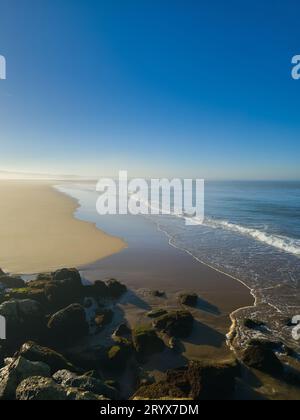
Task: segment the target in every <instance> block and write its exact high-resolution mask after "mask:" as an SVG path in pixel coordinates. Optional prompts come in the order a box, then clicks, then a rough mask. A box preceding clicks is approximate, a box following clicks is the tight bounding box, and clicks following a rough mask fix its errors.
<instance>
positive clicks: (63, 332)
mask: <svg viewBox="0 0 300 420" xmlns="http://www.w3.org/2000/svg"><path fill="white" fill-rule="evenodd" d="M48 328H49V331H50V333H51V339H52V342H54V343H56V344H57V345H58V346H60V345H67V344H74V343H76V341H78V340H79V339H81V338H82V337H84V336H86V335H88V332H89V326H88V323H87V321H86V316H85V310H84V308H83V307H82V306H81V305H79V304H73V305H70V306H68V307H67V308H65V309H62V310H61V311H59V312H57V313H55V314H54V315H52V316H51V318H50V320H49V322H48Z"/></svg>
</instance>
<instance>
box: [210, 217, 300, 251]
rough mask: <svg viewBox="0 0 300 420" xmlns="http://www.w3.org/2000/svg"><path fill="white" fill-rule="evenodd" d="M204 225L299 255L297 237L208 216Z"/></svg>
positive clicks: (299, 248) (299, 243)
mask: <svg viewBox="0 0 300 420" xmlns="http://www.w3.org/2000/svg"><path fill="white" fill-rule="evenodd" d="M204 225H205V226H208V227H212V228H215V229H220V228H221V229H226V230H229V231H231V232H236V233H239V234H242V235H247V236H250V237H252V238H254V239H255V240H257V241H259V242H263V243H265V244H267V245H270V246H273V247H275V248H277V249H280V250H281V251H285V252H289V253H290V254H294V255H297V256H300V240H298V239H293V238H288V237H286V236H281V235H274V234H270V233H267V232H264V231H262V230H259V229H253V228H249V227H245V226H241V225H237V224H234V223H230V222H227V221H225V220H213V219H209V218H208V219H205V222H204Z"/></svg>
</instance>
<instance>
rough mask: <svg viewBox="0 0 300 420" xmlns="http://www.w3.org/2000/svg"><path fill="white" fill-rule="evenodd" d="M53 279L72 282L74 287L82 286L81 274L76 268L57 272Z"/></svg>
mask: <svg viewBox="0 0 300 420" xmlns="http://www.w3.org/2000/svg"><path fill="white" fill-rule="evenodd" d="M52 278H53V280H54V281H56V280H58V281H61V280H72V281H73V284H74V285H77V286H81V285H82V282H81V276H80V273H79V271H78V270H77V269H76V268H63V269H62V270H57V271H55V272H54V273H53V274H52Z"/></svg>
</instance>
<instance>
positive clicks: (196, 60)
mask: <svg viewBox="0 0 300 420" xmlns="http://www.w3.org/2000/svg"><path fill="white" fill-rule="evenodd" d="M299 13H300V5H299V2H298V1H296V0H289V1H288V6H287V3H282V2H280V1H274V0H272V1H271V0H266V1H264V2H263V3H262V2H260V1H258V0H255V1H253V0H252V1H251V2H250V1H246V2H243V4H241V2H239V1H237V0H230V1H229V2H226V3H224V2H223V1H221V0H213V1H211V2H201V3H197V2H194V1H191V0H188V1H187V2H184V3H183V2H180V1H175V2H172V6H170V2H168V1H165V0H162V1H159V2H158V1H154V2H149V1H143V2H140V1H137V0H131V1H129V2H126V4H125V2H122V1H120V0H112V1H110V2H97V3H95V2H94V1H92V0H87V1H85V2H77V3H74V1H71V0H66V1H64V2H63V3H62V2H57V1H50V0H45V1H44V2H42V3H41V2H37V1H35V0H28V1H27V2H26V4H24V2H22V1H20V0H1V15H0V54H1V55H3V56H4V57H5V58H6V62H7V79H6V80H1V81H0V107H1V115H0V124H1V140H0V144H1V149H0V151H1V157H0V168H1V169H3V170H7V171H10V172H22V173H37V174H43V173H45V174H54V175H55V174H74V175H75V176H84V177H86V176H88V177H90V176H96V175H97V174H99V172H101V173H103V174H105V175H109V176H116V175H117V173H118V171H119V170H120V169H127V170H128V171H130V175H131V176H133V177H136V176H139V177H168V178H169V177H174V176H176V177H192V178H205V179H236V180H238V179H247V180H248V179H249V180H271V179H282V180H296V179H300V171H299V156H300V143H299V141H298V138H299V133H300V118H299V117H300V115H299V92H300V81H296V80H293V79H292V77H291V71H292V64H291V60H292V57H293V56H294V55H295V54H298V53H300V51H299V42H298V40H299V38H300V29H299V25H298V16H299ZM11 22H14V24H13V25H12V24H11ZM54 22H55V25H54Z"/></svg>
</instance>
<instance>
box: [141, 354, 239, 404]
mask: <svg viewBox="0 0 300 420" xmlns="http://www.w3.org/2000/svg"><path fill="white" fill-rule="evenodd" d="M237 376H239V366H238V364H237V363H236V362H235V361H230V362H228V363H223V364H219V363H216V364H212V363H200V362H190V363H189V364H188V366H187V367H184V368H180V369H174V370H170V371H168V373H167V375H166V379H165V380H163V381H161V382H158V383H155V384H153V385H149V386H143V387H141V388H140V389H139V390H138V391H137V392H136V394H135V395H134V397H133V399H170V400H172V399H174V398H175V399H176V398H178V399H180V398H183V399H186V398H187V399H193V400H226V399H231V398H232V397H233V394H234V391H235V379H236V377H237Z"/></svg>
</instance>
